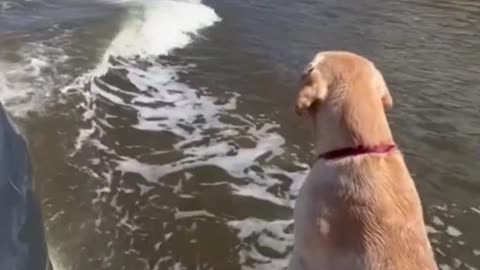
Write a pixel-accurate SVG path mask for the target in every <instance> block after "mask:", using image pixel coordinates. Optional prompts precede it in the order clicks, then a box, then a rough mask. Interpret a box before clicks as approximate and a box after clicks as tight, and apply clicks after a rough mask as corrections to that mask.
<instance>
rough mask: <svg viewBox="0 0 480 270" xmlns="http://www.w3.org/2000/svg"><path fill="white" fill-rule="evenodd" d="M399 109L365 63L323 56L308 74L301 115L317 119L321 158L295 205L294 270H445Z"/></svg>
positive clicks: (348, 55) (343, 55) (342, 54)
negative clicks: (398, 138) (392, 121)
mask: <svg viewBox="0 0 480 270" xmlns="http://www.w3.org/2000/svg"><path fill="white" fill-rule="evenodd" d="M392 106H393V101H392V96H391V94H390V91H389V89H388V87H387V85H386V83H385V80H384V78H383V75H382V74H381V72H380V71H379V70H378V69H377V68H376V66H375V65H374V64H373V62H371V61H370V60H368V59H367V58H365V57H363V56H360V55H358V54H355V53H352V52H347V51H324V52H320V53H318V54H317V55H316V56H315V57H314V59H313V60H312V61H311V62H310V64H309V65H308V66H307V67H306V68H305V70H304V72H303V74H302V79H301V87H300V90H299V92H298V93H297V99H296V105H295V110H296V112H297V114H299V115H302V116H307V117H308V118H309V119H311V122H312V124H313V133H314V145H315V151H316V152H317V153H318V158H317V159H316V161H315V163H314V164H313V166H312V167H311V169H310V171H309V174H308V176H307V178H306V179H305V182H304V183H303V185H302V187H301V189H300V193H299V196H298V198H297V201H296V203H295V209H294V235H295V237H294V239H295V240H294V248H293V254H292V257H291V258H290V263H289V266H288V268H289V269H290V270H438V268H437V264H436V262H435V258H434V254H433V251H432V247H431V244H430V242H429V239H428V236H427V232H426V226H425V222H424V216H423V210H422V206H421V201H420V197H419V195H418V192H417V190H416V187H415V183H414V181H413V179H412V177H411V176H410V173H409V171H408V168H407V167H406V164H405V161H404V159H403V156H402V154H401V152H400V150H399V149H398V148H397V146H396V144H395V142H394V139H393V137H392V132H391V130H390V127H389V125H388V122H387V116H386V111H388V110H389V109H391V108H392Z"/></svg>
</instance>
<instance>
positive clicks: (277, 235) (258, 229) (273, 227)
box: [228, 218, 293, 270]
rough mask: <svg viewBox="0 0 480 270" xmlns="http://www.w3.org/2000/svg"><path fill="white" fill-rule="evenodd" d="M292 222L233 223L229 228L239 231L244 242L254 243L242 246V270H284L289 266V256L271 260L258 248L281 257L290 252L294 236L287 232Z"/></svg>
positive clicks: (243, 221)
mask: <svg viewBox="0 0 480 270" xmlns="http://www.w3.org/2000/svg"><path fill="white" fill-rule="evenodd" d="M291 223H292V221H290V220H277V221H272V222H268V221H264V220H260V219H255V218H248V219H245V220H241V221H231V222H229V223H228V224H229V226H230V227H232V228H233V229H234V230H236V231H237V235H238V237H239V238H240V240H242V241H247V239H248V241H253V243H250V242H249V243H248V244H247V245H242V249H241V250H240V264H242V269H246V270H247V269H248V270H250V269H252V270H253V269H284V268H286V266H287V265H288V260H289V258H288V257H289V256H283V257H281V258H270V257H268V256H267V255H263V254H262V253H261V251H259V250H258V249H257V248H256V246H260V247H263V248H268V249H271V250H273V251H275V252H277V253H279V254H281V255H284V254H286V253H287V252H288V250H289V248H291V247H292V245H293V234H288V233H286V232H285V230H286V228H287V227H288V226H290V225H291ZM252 260H253V261H254V262H255V263H254V264H247V261H252Z"/></svg>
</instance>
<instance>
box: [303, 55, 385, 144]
mask: <svg viewBox="0 0 480 270" xmlns="http://www.w3.org/2000/svg"><path fill="white" fill-rule="evenodd" d="M392 106H393V101H392V97H391V95H390V91H389V89H388V87H387V85H386V83H385V80H384V78H383V76H382V74H381V72H380V71H379V70H378V69H377V68H376V67H375V65H374V64H373V63H372V62H371V61H369V60H368V59H366V58H364V57H362V56H359V55H357V54H354V53H350V52H340V51H338V52H337V51H327V52H320V53H318V54H317V55H316V56H315V58H314V59H313V60H312V61H311V62H310V63H309V64H308V65H307V67H306V68H305V70H304V71H303V74H302V78H301V86H300V90H299V92H298V95H297V99H296V106H295V110H296V113H297V114H299V115H308V116H309V117H310V118H312V119H313V120H314V124H315V126H316V129H325V128H326V129H328V131H327V130H320V131H318V130H317V133H320V135H322V136H324V135H325V134H327V133H329V134H330V135H333V136H340V137H341V136H342V134H339V133H342V132H343V137H345V138H347V137H350V138H348V140H350V142H349V143H350V144H354V145H358V144H373V143H378V142H375V141H376V140H380V141H381V140H383V139H382V138H381V137H382V133H386V134H384V135H385V136H384V137H385V140H388V139H389V137H388V136H389V135H390V131H389V128H388V124H387V122H386V116H385V111H386V110H389V109H390V108H391V107H392ZM322 127H323V128H322ZM338 129H342V130H338ZM320 135H317V136H320ZM332 140H334V138H332ZM330 143H331V142H330Z"/></svg>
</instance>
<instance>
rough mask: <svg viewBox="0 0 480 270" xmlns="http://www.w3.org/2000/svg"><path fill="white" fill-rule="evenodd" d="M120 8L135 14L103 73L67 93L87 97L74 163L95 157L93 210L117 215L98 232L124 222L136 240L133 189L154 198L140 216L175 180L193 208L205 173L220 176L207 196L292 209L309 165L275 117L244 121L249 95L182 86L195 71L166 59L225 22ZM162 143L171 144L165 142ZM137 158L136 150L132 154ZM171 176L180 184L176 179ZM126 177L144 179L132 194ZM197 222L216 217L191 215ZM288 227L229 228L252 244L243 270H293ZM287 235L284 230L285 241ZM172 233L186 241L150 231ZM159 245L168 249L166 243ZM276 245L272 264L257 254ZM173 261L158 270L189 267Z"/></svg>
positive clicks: (176, 7) (159, 7)
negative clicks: (129, 201)
mask: <svg viewBox="0 0 480 270" xmlns="http://www.w3.org/2000/svg"><path fill="white" fill-rule="evenodd" d="M115 3H117V4H121V5H128V6H129V7H130V14H129V17H128V19H127V20H126V21H125V24H124V27H123V28H122V29H121V30H120V31H119V33H118V35H117V36H116V37H115V38H114V39H113V40H112V43H111V44H110V46H109V47H108V48H107V50H106V51H105V54H104V57H103V58H102V61H101V62H100V63H99V65H98V66H97V68H96V69H94V70H92V71H91V72H89V73H87V74H85V76H82V77H81V78H79V80H77V82H76V83H75V84H72V85H71V86H70V87H68V88H66V89H64V92H65V93H80V94H81V95H83V99H84V101H83V102H82V103H81V104H80V106H81V108H82V111H83V116H84V119H83V123H85V124H84V125H83V126H84V127H83V128H82V129H80V131H79V136H78V137H77V142H76V147H75V150H74V152H73V153H72V159H75V158H76V157H79V158H80V159H85V158H87V159H88V160H89V162H88V163H87V164H84V162H83V164H81V165H79V166H80V169H81V170H82V171H84V172H86V173H88V174H89V175H91V176H93V177H94V178H96V179H98V180H101V181H100V182H101V184H99V185H98V186H97V191H96V194H97V197H96V198H95V199H94V201H93V203H94V204H97V205H101V206H102V207H105V208H108V209H109V210H108V211H107V210H106V211H100V213H99V215H98V218H97V220H96V222H95V224H96V226H97V227H98V228H101V227H102V226H107V225H106V224H108V223H109V222H112V220H116V221H114V222H113V223H115V224H117V223H120V224H125V226H123V227H122V228H123V229H125V230H127V232H124V233H127V234H128V235H131V234H134V233H135V231H137V230H141V228H142V222H141V220H142V217H141V214H140V215H135V216H131V215H128V213H125V211H124V209H125V203H126V202H122V201H120V200H119V199H118V198H121V197H122V196H123V195H122V193H123V192H124V191H125V189H128V190H129V191H128V192H130V193H132V192H133V193H135V194H136V196H137V197H138V198H142V197H143V198H147V201H149V203H148V204H147V205H145V206H139V207H140V209H148V208H150V207H152V204H155V203H152V202H154V201H155V200H157V199H158V192H160V191H157V192H153V191H155V190H157V189H159V188H161V189H163V187H165V186H168V185H169V184H168V182H169V181H174V184H173V186H172V187H171V190H170V187H169V188H167V190H170V191H169V193H171V195H168V196H176V197H178V198H179V199H181V200H189V199H192V198H194V197H195V196H194V195H192V194H190V193H188V192H186V191H185V190H183V184H184V183H185V182H188V181H193V180H189V179H192V178H196V177H200V179H203V178H204V177H205V176H204V175H203V174H200V176H198V175H197V173H196V171H197V170H215V171H219V172H220V171H221V172H222V173H221V174H220V176H217V177H219V179H217V180H213V179H212V180H211V181H212V182H203V183H201V184H200V185H201V186H203V187H207V186H208V187H210V188H216V187H221V186H225V185H226V186H228V189H227V190H224V191H223V193H224V195H225V196H233V197H239V198H248V200H251V201H257V202H258V203H259V204H263V205H265V207H267V208H269V209H271V211H272V213H275V212H281V213H285V209H290V210H291V208H292V206H293V202H294V198H295V196H296V194H297V193H298V189H299V187H300V184H301V181H302V179H303V177H304V175H305V171H306V165H305V164H302V163H301V162H299V161H298V160H297V158H296V156H294V155H293V154H291V153H289V152H287V151H286V150H285V149H286V148H285V139H284V138H283V137H282V136H281V135H280V134H279V132H278V129H279V125H278V123H276V122H275V121H274V120H272V119H269V118H268V117H254V116H251V115H248V114H241V113H239V112H238V101H239V99H241V96H240V95H239V94H238V93H236V92H233V91H222V96H218V95H214V94H213V93H212V92H210V91H209V90H208V89H205V88H199V89H196V88H193V87H191V86H189V85H187V84H185V83H183V82H181V79H180V77H181V74H188V72H189V68H190V66H188V65H187V66H178V65H173V64H171V63H169V62H168V61H163V60H162V59H161V56H166V55H169V54H171V53H172V52H173V51H174V50H175V49H180V48H184V47H186V46H188V45H189V44H191V43H192V42H194V40H195V39H197V38H199V37H200V31H201V30H202V29H204V28H206V27H210V26H213V25H214V24H215V23H217V22H220V21H221V19H220V17H219V16H218V15H217V14H216V13H215V11H214V10H213V9H211V8H209V7H207V6H205V5H203V4H202V3H201V2H199V1H181V2H180V1H169V0H167V1H159V2H154V3H153V2H147V1H115ZM126 130H128V131H126ZM123 132H128V133H129V134H132V135H131V136H132V137H130V139H128V140H122V141H121V142H116V143H114V142H112V138H115V137H117V136H118V134H121V133H123ZM148 134H155V137H156V140H153V141H151V140H150V139H148V136H150V135H148ZM162 140H166V141H168V142H170V141H171V143H162ZM133 149H135V151H131V150H133ZM81 163H82V162H81ZM212 168H215V169H212ZM119 175H120V178H122V179H119V177H118V176H119ZM172 175H180V176H179V177H175V178H173V180H172V179H171V178H170V176H172ZM127 176H129V177H130V176H131V177H134V178H135V179H136V180H135V185H134V187H131V188H126V187H122V189H121V190H119V189H117V188H116V187H117V186H118V185H122V183H123V184H124V183H125V181H127V180H126V179H123V177H127ZM196 181H197V182H202V181H204V180H196ZM102 207H100V209H101V208H102ZM159 207H160V208H161V209H162V211H167V212H168V213H169V214H171V215H173V216H174V217H175V220H172V221H171V222H172V224H175V223H177V222H179V221H178V220H177V219H178V217H179V216H182V217H183V218H182V222H186V220H190V219H195V218H201V219H204V218H209V219H223V217H222V215H221V214H220V213H218V211H216V210H215V209H202V208H200V209H191V210H181V209H176V208H173V209H170V208H168V207H166V206H165V205H163V206H159ZM140 209H139V210H138V211H141V210H140ZM290 210H287V211H290ZM190 213H208V214H206V215H205V214H202V215H199V216H197V215H194V216H192V215H191V214H190ZM137 214H138V213H137ZM274 215H275V214H274ZM282 218H283V219H285V218H286V219H285V220H282ZM289 224H291V220H290V219H289V217H288V215H287V216H285V215H282V217H278V218H276V219H275V221H273V222H272V221H266V220H261V219H248V218H247V219H243V218H240V217H239V218H238V219H237V218H232V217H229V218H227V221H225V222H224V225H225V226H227V227H228V228H229V229H230V230H231V231H232V232H234V233H235V234H238V235H237V239H238V241H241V242H244V243H245V244H242V245H241V246H240V247H239V250H238V253H239V254H240V258H239V262H238V263H239V264H242V265H244V266H243V268H244V269H254V268H257V269H261V268H265V269H267V268H272V267H273V268H281V267H284V266H286V260H287V259H286V258H287V257H288V254H287V251H288V249H289V247H290V246H291V244H292V243H291V240H292V237H291V231H288V230H287V229H288V227H289ZM244 226H248V227H249V228H251V229H250V231H249V233H250V235H247V233H246V232H245V231H244V229H242V228H243V227H244ZM282 228H283V229H285V230H286V231H285V232H283V233H280V230H281V229H282ZM99 230H100V229H99ZM115 230H120V229H118V228H116V229H115ZM176 230H177V229H176ZM172 233H173V235H174V236H175V235H176V234H177V235H180V234H182V233H183V232H175V230H174V231H169V230H167V231H164V232H162V233H159V232H157V231H156V232H152V234H155V235H161V234H165V235H171V234H172ZM150 237H151V238H153V237H154V236H153V235H151V236H150ZM247 238H248V239H247ZM152 241H153V240H152ZM155 241H156V242H157V243H158V245H159V246H161V244H162V243H164V242H163V241H166V240H162V239H158V240H155ZM192 241H194V240H192ZM271 244H272V245H273V246H272V247H271V249H274V250H277V251H278V252H279V253H281V254H280V255H278V256H279V257H280V258H277V259H276V258H270V257H269V255H268V254H269V253H268V252H267V253H266V254H263V255H262V252H263V251H264V250H263V251H262V250H258V249H256V248H255V246H257V245H261V246H266V245H271ZM106 249H112V246H109V247H106ZM155 250H158V247H157V246H155ZM169 252H171V251H169ZM179 252H181V251H179ZM114 253H115V252H114V251H111V253H110V252H109V253H108V254H109V255H112V254H114ZM133 253H135V254H141V253H142V252H141V251H135V252H133ZM111 257H113V255H112V256H109V258H111ZM143 259H144V260H148V259H149V258H143ZM143 259H142V260H143ZM169 260H171V258H170V259H168V258H162V259H160V260H159V261H158V265H157V264H156V265H155V267H154V269H157V268H158V269H162V267H161V266H164V265H163V264H165V266H164V268H165V267H166V266H167V265H171V264H172V263H175V264H178V263H180V264H181V263H182V262H178V261H175V260H174V261H169ZM252 261H253V262H254V263H252ZM161 264H162V265H161Z"/></svg>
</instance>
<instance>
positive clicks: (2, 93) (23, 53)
mask: <svg viewBox="0 0 480 270" xmlns="http://www.w3.org/2000/svg"><path fill="white" fill-rule="evenodd" d="M479 14H480V5H479V4H477V3H476V2H475V1H445V0H442V1H427V0H421V1H411V0H402V1H396V2H388V1H368V2H366V1H341V2H338V1H329V0H327V1H307V0H299V1H286V0H280V1H270V0H260V1H233V0H219V1H195V0H191V1H190V0H188V1H173V0H165V1H163V0H158V1H147V0H143V1H142V0H123V1H121V0H118V1H114V0H109V1H107V0H104V1H100V0H89V1H85V0H82V1H81V0H70V1H61V0H29V1H27V0H19V1H0V44H1V48H2V50H0V100H1V101H2V102H3V103H4V104H5V105H6V106H7V108H8V110H9V111H10V112H11V113H12V114H13V115H14V116H15V118H16V120H17V121H18V122H19V123H20V125H21V127H22V129H23V130H24V131H25V132H26V134H27V135H28V137H29V140H30V145H31V148H32V154H33V159H34V163H35V172H36V178H37V185H38V186H39V188H40V193H41V197H42V206H43V209H44V217H45V223H46V229H47V241H48V245H49V248H50V252H51V256H52V261H53V264H54V266H55V268H56V269H62V270H63V269H65V270H74V269H75V270H76V269H82V270H83V269H127V270H130V269H135V270H136V269H152V270H153V269H284V268H285V267H286V265H287V263H288V258H289V254H290V252H291V248H292V240H293V235H292V228H293V225H292V219H291V218H292V206H293V204H294V201H295V198H296V195H297V192H298V189H299V187H300V185H301V183H302V180H303V178H304V176H305V175H306V172H307V171H308V167H309V164H311V163H312V162H313V161H314V157H313V156H312V151H311V150H312V145H311V139H312V138H311V134H310V130H309V129H308V125H307V123H305V122H304V121H302V120H301V119H299V118H297V117H296V116H295V114H294V113H293V98H294V96H295V91H296V86H297V81H298V76H299V73H300V71H301V70H302V68H303V66H304V64H305V63H307V61H308V60H309V59H310V58H311V57H312V56H313V55H314V54H315V53H316V52H317V51H319V50H326V49H346V50H352V51H355V52H358V53H361V54H364V55H366V56H367V57H369V58H371V59H372V60H373V61H375V62H376V63H377V65H378V66H379V67H380V69H381V70H382V71H383V73H384V75H385V78H386V80H387V83H388V84H389V86H390V88H391V92H392V95H393V98H394V103H395V105H394V109H393V111H392V112H391V113H390V114H389V119H390V122H391V125H392V129H393V131H394V134H395V138H396V140H397V142H398V144H399V145H400V147H401V148H402V150H403V152H404V153H405V156H406V159H407V163H408V165H409V168H410V170H411V172H412V175H413V176H414V178H415V180H416V184H417V187H418V189H419V192H420V194H421V197H422V202H423V205H424V209H425V213H426V220H427V223H428V226H429V227H428V229H429V235H430V237H431V240H432V244H433V246H434V249H435V252H436V256H437V261H438V263H439V265H440V268H441V269H443V270H445V269H469V270H471V269H478V268H479V267H480V234H479V233H478V232H477V227H478V226H477V224H480V199H479V196H478V194H479V192H480V182H479V180H478V178H477V175H478V174H479V173H480V170H479V168H478V166H477V161H478V160H479V154H480V152H479V151H478V146H479V142H480V141H479V136H478V135H479V133H480V119H479V118H478V113H479V109H478V108H479V106H480V96H479V95H478V86H477V85H478V76H477V73H478V71H479V70H480V69H479V68H478V63H479V60H480V54H479V53H478V52H477V48H478V46H479V45H480V40H479V39H478V38H477V33H478V30H480V29H479V25H480V22H479V19H478V18H480V17H479V16H478V15H479Z"/></svg>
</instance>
